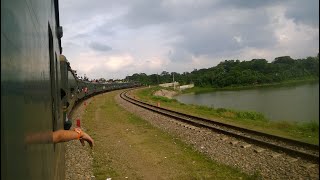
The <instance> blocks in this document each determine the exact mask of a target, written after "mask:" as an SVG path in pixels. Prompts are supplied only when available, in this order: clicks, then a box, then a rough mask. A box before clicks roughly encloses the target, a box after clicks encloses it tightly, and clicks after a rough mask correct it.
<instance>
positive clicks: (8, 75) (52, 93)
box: [1, 0, 139, 180]
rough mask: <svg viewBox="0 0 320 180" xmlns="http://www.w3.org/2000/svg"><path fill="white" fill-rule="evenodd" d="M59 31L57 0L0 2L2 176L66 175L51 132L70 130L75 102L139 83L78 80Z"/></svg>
mask: <svg viewBox="0 0 320 180" xmlns="http://www.w3.org/2000/svg"><path fill="white" fill-rule="evenodd" d="M62 35H63V33H62V27H61V26H60V23H59V3H58V0H51V1H30V0H24V1H21V0H1V179H3V180H6V179H7V180H15V179H17V180H20V179H23V180H38V179H39V180H51V179H54V180H56V179H57V180H61V179H65V146H64V143H59V144H54V143H52V132H53V131H55V130H58V129H64V128H65V129H66V128H67V129H68V126H66V124H67V122H68V118H67V117H68V114H69V113H70V111H71V110H72V108H73V106H74V105H75V104H76V103H77V102H80V101H81V100H83V99H85V98H88V97H91V96H94V95H96V94H98V93H103V92H107V91H111V90H116V89H123V88H129V87H135V86H138V85H139V84H137V83H115V84H101V83H91V82H86V81H82V80H80V79H78V78H77V77H76V75H75V74H74V71H73V70H72V68H71V67H70V64H69V63H68V61H67V59H66V58H65V57H64V56H63V55H62V46H61V38H62ZM84 89H88V91H87V92H84Z"/></svg>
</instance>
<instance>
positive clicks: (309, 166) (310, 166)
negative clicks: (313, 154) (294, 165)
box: [302, 163, 317, 169]
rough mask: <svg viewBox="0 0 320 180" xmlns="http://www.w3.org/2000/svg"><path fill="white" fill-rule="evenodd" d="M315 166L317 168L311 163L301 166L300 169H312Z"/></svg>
mask: <svg viewBox="0 0 320 180" xmlns="http://www.w3.org/2000/svg"><path fill="white" fill-rule="evenodd" d="M316 166H317V165H316V164H312V163H306V164H303V165H302V167H304V168H306V169H310V168H314V167H316Z"/></svg>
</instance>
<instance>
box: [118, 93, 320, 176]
mask: <svg viewBox="0 0 320 180" xmlns="http://www.w3.org/2000/svg"><path fill="white" fill-rule="evenodd" d="M116 101H117V103H118V104H120V105H121V106H122V107H123V108H124V109H126V110H128V111H130V112H132V113H134V114H136V115H137V116H139V117H142V118H143V119H145V120H146V121H148V122H150V123H151V124H152V125H154V126H156V127H158V128H160V129H162V130H164V131H166V132H168V133H171V134H174V135H176V136H177V137H179V138H180V139H181V140H182V141H184V142H185V143H187V144H190V145H192V146H193V147H194V149H196V150H197V151H200V152H202V153H204V154H205V155H207V156H208V157H210V158H211V159H212V160H215V161H217V162H220V163H222V164H226V165H230V166H233V167H236V168H239V169H241V170H242V171H244V172H246V173H248V174H260V175H261V176H262V178H263V179H319V171H318V170H319V164H312V163H309V162H306V161H304V160H301V159H296V158H292V157H290V156H287V155H285V154H282V153H277V156H275V155H274V154H275V152H273V151H271V150H268V149H263V150H262V149H261V148H260V147H258V146H255V145H253V144H251V145H249V144H247V143H245V142H243V141H241V140H238V139H235V138H233V137H227V136H225V135H223V134H219V133H216V132H213V131H211V130H207V129H204V128H198V127H194V126H191V125H188V124H185V123H181V122H178V121H176V120H173V119H171V118H168V117H166V116H163V115H159V114H156V113H154V112H151V111H148V110H145V109H143V108H141V107H138V106H135V105H133V104H130V103H128V102H126V101H125V100H123V99H121V98H120V97H119V96H116Z"/></svg>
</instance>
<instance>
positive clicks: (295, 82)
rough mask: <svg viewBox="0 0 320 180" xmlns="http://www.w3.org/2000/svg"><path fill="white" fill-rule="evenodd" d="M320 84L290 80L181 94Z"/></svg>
mask: <svg viewBox="0 0 320 180" xmlns="http://www.w3.org/2000/svg"><path fill="white" fill-rule="evenodd" d="M316 82H318V83H319V79H302V80H290V81H284V82H279V83H270V84H256V85H246V86H229V87H223V88H213V87H194V88H190V89H186V90H183V91H181V92H180V93H182V94H185V93H195V94H197V93H207V92H213V91H229V90H246V89H256V88H268V87H286V86H296V85H299V84H307V83H316Z"/></svg>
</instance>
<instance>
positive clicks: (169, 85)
mask: <svg viewBox="0 0 320 180" xmlns="http://www.w3.org/2000/svg"><path fill="white" fill-rule="evenodd" d="M159 86H161V87H173V86H175V87H178V86H179V82H174V83H164V84H159Z"/></svg>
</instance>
